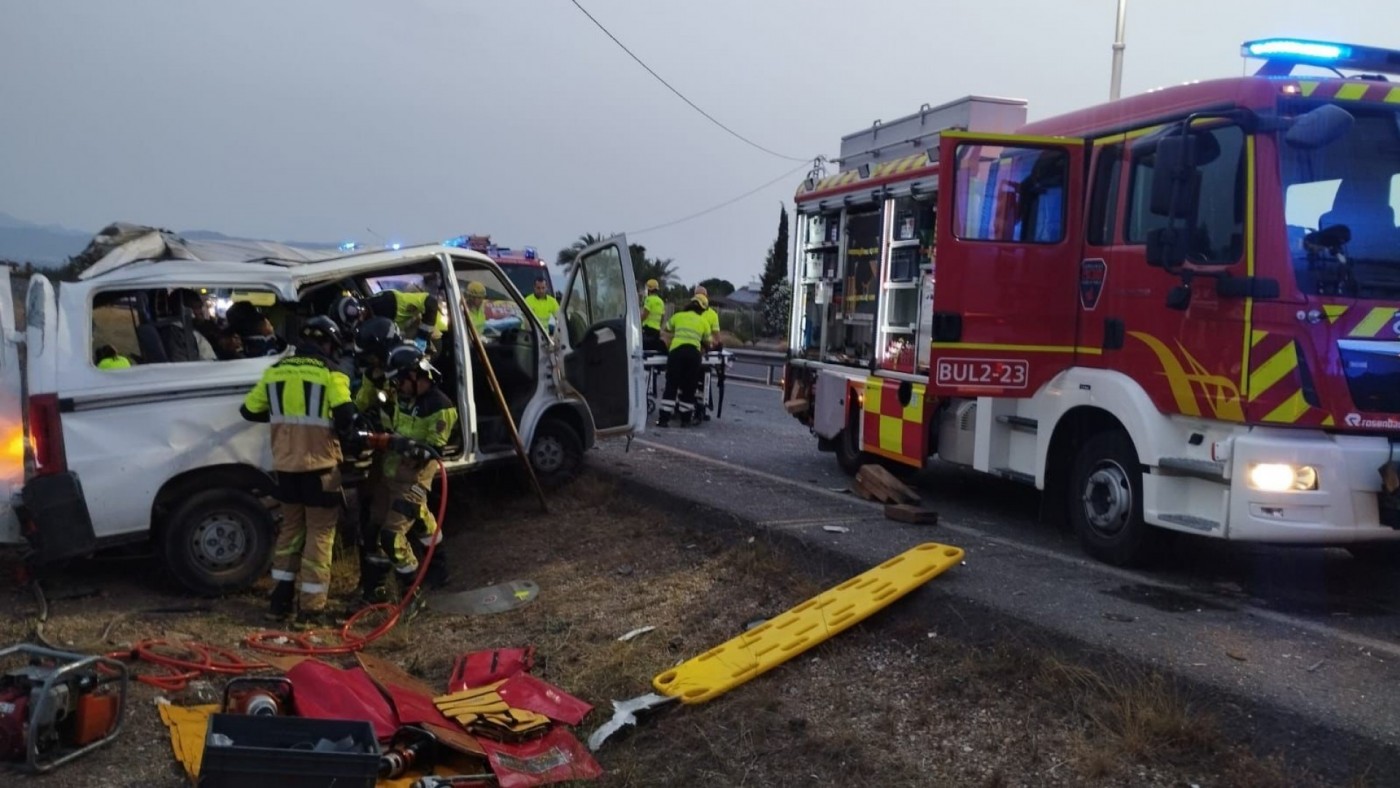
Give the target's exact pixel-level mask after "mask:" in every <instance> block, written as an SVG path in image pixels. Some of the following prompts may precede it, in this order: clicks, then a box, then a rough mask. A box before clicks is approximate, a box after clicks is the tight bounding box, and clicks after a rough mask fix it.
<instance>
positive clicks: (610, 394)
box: [560, 235, 647, 435]
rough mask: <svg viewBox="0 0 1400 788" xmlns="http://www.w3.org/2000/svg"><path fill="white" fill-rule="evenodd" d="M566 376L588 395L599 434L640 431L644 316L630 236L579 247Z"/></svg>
mask: <svg viewBox="0 0 1400 788" xmlns="http://www.w3.org/2000/svg"><path fill="white" fill-rule="evenodd" d="M560 311H562V312H563V314H564V325H565V336H566V339H567V341H568V347H567V349H566V350H565V354H564V377H565V378H566V379H567V380H568V381H569V384H570V385H572V386H573V387H574V388H575V389H577V390H578V391H579V393H580V394H582V395H583V398H584V400H585V401H587V403H588V409H589V410H590V411H592V413H593V424H594V426H595V428H596V429H597V434H599V435H623V434H627V435H630V434H632V433H635V432H641V431H642V429H643V428H644V425H645V421H646V414H647V409H646V397H645V390H644V389H645V384H644V382H643V379H642V371H643V370H642V329H641V325H642V315H641V306H640V305H639V304H638V299H637V280H636V277H635V276H633V274H632V257H631V253H630V252H629V251H628V249H627V237H626V236H622V235H615V236H613V237H612V238H609V239H607V240H606V241H602V242H600V243H596V244H594V245H592V246H590V247H588V248H586V249H584V250H583V251H581V252H579V254H578V257H577V258H575V260H574V264H573V266H572V267H571V268H570V270H569V280H568V283H567V286H566V288H565V290H564V303H563V304H561V305H560Z"/></svg>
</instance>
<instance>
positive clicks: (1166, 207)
mask: <svg viewBox="0 0 1400 788" xmlns="http://www.w3.org/2000/svg"><path fill="white" fill-rule="evenodd" d="M1199 140H1200V137H1199V136H1197V135H1195V134H1182V135H1173V136H1170V137H1163V138H1162V139H1161V140H1159V141H1158V142H1157V151H1156V153H1155V154H1154V157H1153V163H1152V194H1151V196H1150V199H1149V203H1148V208H1149V210H1151V211H1152V213H1155V214H1157V215H1158V216H1165V217H1167V218H1168V219H1169V220H1170V219H1176V220H1178V221H1184V222H1187V223H1188V224H1189V223H1190V222H1191V221H1192V220H1194V219H1195V217H1196V202H1197V200H1198V199H1199V198H1200V194H1201V172H1200V170H1199V169H1197V153H1198V148H1199V146H1200V142H1199Z"/></svg>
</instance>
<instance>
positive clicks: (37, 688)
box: [0, 643, 127, 772]
mask: <svg viewBox="0 0 1400 788" xmlns="http://www.w3.org/2000/svg"><path fill="white" fill-rule="evenodd" d="M16 655H19V656H22V657H25V658H26V659H27V664H25V665H24V666H23V667H18V668H14V669H12V670H9V671H7V672H6V673H4V674H3V675H0V760H6V761H23V762H24V768H25V769H27V770H28V771H31V772H46V771H49V770H50V769H52V768H54V767H56V766H58V765H60V764H63V763H67V762H68V761H71V760H73V759H74V758H77V757H78V756H80V755H82V754H84V753H87V752H90V751H92V750H95V749H97V748H98V747H101V746H102V745H104V744H106V743H107V742H109V741H111V740H112V739H114V738H115V737H116V735H117V734H118V733H119V732H120V731H121V727H122V714H123V711H124V710H125V708H126V690H127V672H126V666H125V665H123V664H122V663H121V662H119V661H117V660H115V659H109V658H107V657H102V656H86V655H83V654H73V653H69V652H66V651H55V650H53V649H48V648H43V647H40V646H32V645H29V644H27V643H21V644H18V645H14V646H10V647H8V648H5V649H0V661H10V660H9V658H10V657H13V656H16ZM113 684H115V685H116V686H115V689H113V687H112V686H111V685H113Z"/></svg>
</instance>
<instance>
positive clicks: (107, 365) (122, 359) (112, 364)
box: [97, 356, 131, 369]
mask: <svg viewBox="0 0 1400 788" xmlns="http://www.w3.org/2000/svg"><path fill="white" fill-rule="evenodd" d="M129 366H131V359H129V358H127V357H126V356H108V357H107V358H104V359H102V360H101V361H99V362H97V368H98V369H126V368H127V367H129Z"/></svg>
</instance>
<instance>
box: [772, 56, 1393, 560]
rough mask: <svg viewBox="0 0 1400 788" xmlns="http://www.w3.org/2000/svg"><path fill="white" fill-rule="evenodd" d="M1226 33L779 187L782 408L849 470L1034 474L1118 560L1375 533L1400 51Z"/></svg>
mask: <svg viewBox="0 0 1400 788" xmlns="http://www.w3.org/2000/svg"><path fill="white" fill-rule="evenodd" d="M1242 54H1243V55H1244V56H1245V57H1246V58H1249V59H1252V60H1256V61H1262V65H1261V66H1260V67H1259V68H1258V70H1257V72H1256V73H1255V74H1254V75H1252V76H1247V77H1242V78H1233V79H1220V80H1214V81H1208V82H1199V83H1193V84H1188V85H1182V86H1179V87H1171V88H1166V89H1161V90H1156V91H1152V92H1149V93H1146V94H1143V95H1139V96H1134V97H1130V98H1125V99H1122V100H1119V101H1113V102H1110V103H1107V104H1103V105H1100V106H1095V107H1091V108H1089V109H1085V110H1081V111H1078V112H1073V113H1070V114H1067V115H1061V116H1059V117H1054V118H1049V119H1046V120H1042V121H1038V122H1036V123H1030V124H1027V123H1026V122H1025V103H1024V102H1020V101H1011V100H1006V99H988V98H977V97H973V98H969V99H965V100H962V101H958V102H954V103H952V104H948V105H945V106H942V107H929V106H927V105H925V107H924V108H922V109H921V110H920V111H919V112H918V113H916V114H914V115H910V116H908V117H905V118H901V119H899V120H897V121H893V122H890V123H885V124H881V123H879V122H877V123H876V124H875V125H874V126H873V127H871V128H869V129H866V130H864V131H862V132H859V133H857V134H853V135H850V136H848V137H846V138H844V139H843V140H842V146H841V159H840V171H839V172H837V173H836V174H834V175H825V174H823V173H814V174H813V175H812V176H811V177H809V178H808V179H807V180H806V181H805V182H804V183H803V184H802V185H801V187H800V188H799V191H798V193H797V197H796V201H797V210H798V222H797V241H796V245H797V249H796V254H795V255H794V268H793V271H792V277H793V278H792V281H793V282H794V285H795V289H794V298H793V301H794V307H793V316H792V323H791V331H790V337H789V341H790V348H791V359H790V361H789V364H788V369H787V374H786V377H785V384H784V399H785V405H786V407H787V409H788V411H789V412H791V413H793V414H794V415H795V416H796V417H797V418H798V419H800V420H801V421H802V422H803V423H805V424H807V425H809V426H810V428H811V430H812V432H813V433H815V434H816V436H817V438H818V440H819V445H820V446H821V448H823V449H825V450H829V451H834V452H835V453H836V456H837V459H838V461H839V462H840V464H841V465H842V467H843V468H845V469H846V470H847V471H853V470H854V469H855V468H857V467H859V466H860V465H861V464H862V463H864V462H867V461H871V460H873V459H879V460H881V461H884V462H893V463H901V464H905V465H908V466H912V467H922V466H923V465H924V464H925V462H926V461H928V460H929V459H930V458H933V457H937V458H938V459H940V460H942V461H946V462H951V463H956V464H959V465H964V466H968V467H971V468H974V469H976V470H979V471H983V472H986V473H991V474H996V475H998V476H1002V477H1005V478H1008V479H1013V480H1017V481H1021V482H1025V483H1027V484H1034V485H1035V486H1036V487H1038V488H1040V489H1042V490H1043V491H1044V495H1045V499H1044V500H1045V502H1046V503H1047V504H1048V505H1047V506H1046V507H1045V509H1046V511H1047V512H1048V513H1051V514H1052V515H1060V514H1062V515H1063V516H1064V517H1066V518H1068V520H1069V521H1070V522H1071V523H1072V525H1073V526H1074V527H1075V529H1076V531H1077V532H1078V534H1079V537H1080V540H1081V542H1082V544H1083V545H1084V547H1085V549H1086V550H1087V551H1088V552H1089V553H1090V554H1092V555H1093V556H1095V557H1097V558H1099V559H1101V560H1104V561H1107V562H1111V563H1115V564H1132V563H1139V562H1142V561H1144V560H1147V559H1150V558H1151V557H1152V555H1153V554H1154V544H1155V543H1156V542H1157V539H1158V537H1160V536H1161V535H1162V534H1163V531H1162V529H1169V530H1175V531H1183V532H1187V533H1191V534H1200V535H1206V536H1214V537H1219V538H1224V539H1234V540H1242V541H1264V542H1280V543H1304V544H1321V545H1342V546H1347V547H1349V548H1350V549H1351V550H1352V551H1353V552H1354V553H1356V554H1358V555H1386V556H1389V555H1392V554H1394V553H1395V551H1394V550H1392V549H1390V548H1395V547H1398V546H1400V541H1397V540H1400V492H1397V488H1400V474H1397V470H1400V465H1397V459H1400V458H1397V456H1396V455H1397V452H1396V445H1395V444H1396V443H1397V442H1400V227H1397V223H1396V210H1397V208H1400V87H1396V86H1394V84H1393V83H1391V82H1388V81H1386V77H1385V76H1384V75H1385V74H1389V75H1397V74H1400V51H1389V50H1381V49H1376V48H1372V47H1364V46H1355V45H1347V44H1333V43H1326V42H1317V41H1302V40H1294V39H1269V40H1261V41H1251V42H1248V43H1246V44H1245V45H1244V47H1243V52H1242ZM1311 73H1317V74H1320V76H1312V75H1311ZM935 282H936V286H935Z"/></svg>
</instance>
